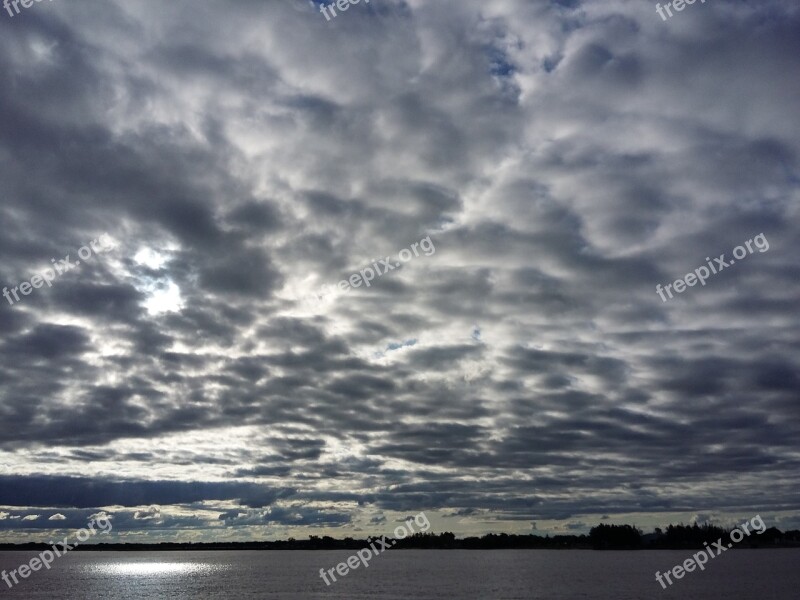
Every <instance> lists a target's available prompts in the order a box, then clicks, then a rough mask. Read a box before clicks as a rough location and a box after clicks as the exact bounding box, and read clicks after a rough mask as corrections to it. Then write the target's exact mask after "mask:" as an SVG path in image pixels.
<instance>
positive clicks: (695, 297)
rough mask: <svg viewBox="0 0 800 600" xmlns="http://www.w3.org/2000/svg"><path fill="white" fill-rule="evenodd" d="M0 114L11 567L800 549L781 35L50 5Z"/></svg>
mask: <svg viewBox="0 0 800 600" xmlns="http://www.w3.org/2000/svg"><path fill="white" fill-rule="evenodd" d="M11 10H12V11H13V8H12V9H11ZM0 80H2V81H3V85H2V86H0V113H1V114H2V117H0V173H2V177H0V223H2V236H0V285H2V286H4V293H5V294H7V295H6V296H4V297H2V298H0V331H2V336H1V337H0V541H3V542H22V541H29V540H49V539H53V536H55V535H57V534H58V533H60V532H61V533H63V532H70V531H74V530H75V529H79V528H81V527H84V526H85V525H86V523H87V521H88V519H89V518H90V516H91V515H94V514H96V513H98V512H99V511H105V512H106V513H107V514H108V515H111V518H112V522H113V526H114V528H113V532H112V534H111V536H110V538H109V539H113V540H116V541H129V542H143V541H228V540H231V541H232V540H271V539H285V538H288V537H295V538H298V539H299V538H305V537H307V536H309V535H320V536H321V535H331V536H334V537H338V538H343V537H346V536H353V537H366V536H367V535H373V534H375V535H380V534H388V533H390V532H391V531H392V530H393V529H394V528H395V526H396V524H397V523H402V522H403V521H404V520H405V519H406V518H407V517H409V516H411V515H416V514H418V513H420V512H424V513H425V514H426V515H427V517H428V518H429V519H430V522H431V524H432V529H431V530H432V531H434V532H441V531H452V532H454V533H456V535H458V536H459V537H461V536H467V535H480V534H483V533H486V532H498V533H499V532H506V533H537V534H540V535H545V534H549V535H554V534H565V533H576V534H579V533H586V532H588V530H589V528H590V527H592V526H594V525H597V524H598V523H600V522H605V523H631V524H636V525H637V526H639V527H641V528H642V529H644V530H645V531H648V530H651V529H652V528H653V527H656V526H665V525H667V524H669V523H679V522H684V523H691V522H705V521H710V522H713V523H715V524H720V525H729V526H730V525H734V524H736V523H737V522H739V521H740V520H741V519H744V518H748V519H749V518H751V517H753V516H754V515H756V514H759V515H761V517H762V518H763V520H764V521H765V523H766V525H767V526H768V527H778V528H780V529H782V530H787V529H792V528H795V529H796V528H798V527H800V513H798V508H800V498H798V489H800V486H798V483H800V477H799V476H800V419H799V418H800V408H799V407H800V404H798V400H800V397H799V396H800V394H799V392H800V322H799V321H798V298H800V277H798V276H799V275H800V268H798V261H797V257H798V255H800V235H798V233H800V203H798V201H800V120H799V119H798V118H797V115H798V112H797V111H798V106H800V7H798V5H797V3H796V1H795V0H760V1H758V2H756V1H744V0H728V1H723V0H709V1H708V2H706V3H703V4H701V3H699V2H697V3H695V4H693V5H687V6H686V7H685V9H684V10H682V11H680V12H677V11H674V14H673V16H672V17H671V18H666V19H662V17H660V16H659V14H658V12H657V11H656V6H655V3H654V2H650V1H644V0H635V1H634V0H560V1H557V0H535V1H534V0H483V1H479V0H405V1H402V0H372V1H371V2H370V3H368V4H367V3H365V2H361V3H359V4H357V5H353V6H350V7H349V9H348V10H347V11H346V12H339V13H338V14H337V16H336V17H333V18H331V19H330V20H327V19H326V17H325V15H323V14H322V13H321V12H320V10H319V6H318V3H316V4H315V3H312V2H309V1H307V0H280V1H277V0H269V1H266V2H265V1H263V0H259V1H255V0H253V1H249V0H236V1H226V2H222V1H214V0H204V1H202V2H199V1H197V0H191V1H189V0H170V1H169V2H155V0H104V1H103V2H99V1H98V2H95V1H88V0H78V1H70V2H64V1H60V0H59V1H56V2H40V3H35V4H33V5H32V6H31V7H29V8H23V7H22V6H20V12H19V14H14V15H13V16H11V15H10V14H9V13H8V12H6V10H2V11H0ZM79 252H80V254H79ZM734 252H735V253H736V254H735V256H736V259H735V260H734ZM79 256H80V257H81V258H82V259H83V260H79V259H78V257H79ZM718 257H719V260H721V261H722V263H720V262H717V258H718ZM76 262H80V264H76ZM723 263H724V265H725V266H724V267H723V266H721V264H723ZM56 266H57V267H58V269H55V267H56ZM712 268H713V269H714V270H715V271H716V270H717V269H719V270H718V272H715V273H710V272H709V271H710V269H712ZM48 269H50V270H49V271H48ZM368 269H369V271H368ZM703 269H705V272H704V271H703ZM57 271H62V272H60V273H59V272H57ZM384 271H385V272H384ZM370 272H371V273H372V276H370ZM687 274H694V275H693V276H692V277H686V275H687ZM34 276H36V277H34ZM679 279H684V281H682V282H678V280H679ZM699 279H703V281H702V282H701V281H699ZM367 283H368V284H369V285H367ZM668 285H669V286H671V287H669V288H667V287H666V286H668ZM17 289H18V290H19V291H18V292H17V291H16V290H17ZM25 292H27V293H25ZM14 293H16V297H17V300H15V299H14V298H15V296H14ZM670 296H672V297H670Z"/></svg>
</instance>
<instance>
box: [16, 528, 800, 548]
mask: <svg viewBox="0 0 800 600" xmlns="http://www.w3.org/2000/svg"><path fill="white" fill-rule="evenodd" d="M729 532H730V530H727V529H722V528H721V527H715V526H713V525H703V526H698V525H670V526H669V527H667V528H666V529H665V530H661V529H659V528H657V529H656V530H655V531H654V532H653V533H650V534H647V535H644V534H642V531H641V530H639V529H637V528H636V527H634V526H631V525H598V526H597V527H592V529H591V531H590V532H589V535H554V536H549V535H546V536H543V537H542V536H538V535H508V534H506V533H500V534H495V533H490V534H487V535H484V536H483V537H466V538H462V539H456V536H455V534H453V533H450V532H445V533H439V534H436V533H416V534H414V535H412V536H410V537H407V538H405V539H402V540H401V539H398V540H395V539H393V538H386V539H387V540H391V541H396V542H397V543H396V545H395V546H394V548H398V549H403V548H406V549H411V548H418V549H436V550H501V549H552V550H557V549H595V550H639V549H642V550H648V549H695V548H702V547H703V542H707V543H708V544H709V545H710V544H712V543H713V542H716V541H717V540H718V539H719V538H722V539H723V541H724V542H725V543H726V544H727V543H728V541H730V538H729ZM367 545H368V541H367V540H356V539H354V538H349V537H348V538H344V539H342V540H339V539H335V538H332V537H329V536H327V535H326V536H322V537H318V536H316V535H312V536H309V538H308V539H307V540H295V539H294V538H289V539H288V540H279V541H275V542H211V543H204V544H200V543H191V544H184V543H172V542H165V543H160V544H93V545H80V546H77V547H76V548H75V549H74V550H73V552H74V551H84V552H85V551H95V552H96V551H133V550H135V551H165V550H184V551H185V550H360V549H361V548H366V547H367ZM734 547H739V548H776V547H777V548H790V547H800V531H798V530H793V531H787V532H786V533H783V532H781V531H780V530H779V529H776V528H775V527H770V528H769V529H767V530H766V531H764V533H762V534H760V535H755V534H752V535H749V536H747V537H745V538H744V539H743V540H742V541H741V542H739V543H738V544H734ZM47 548H49V546H48V545H47V544H36V543H29V544H0V550H45V549H47Z"/></svg>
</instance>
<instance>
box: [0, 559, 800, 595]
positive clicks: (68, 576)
mask: <svg viewBox="0 0 800 600" xmlns="http://www.w3.org/2000/svg"><path fill="white" fill-rule="evenodd" d="M350 554H351V553H350V552H347V551H335V552H333V551H332V552H303V551H297V552H270V551H266V552H79V553H73V554H70V555H67V556H65V557H63V558H60V559H56V561H55V562H54V563H53V566H52V569H51V570H50V571H38V572H34V573H32V574H31V575H30V577H29V578H28V579H27V580H22V581H21V583H20V584H19V585H18V586H15V587H14V588H13V589H11V590H9V589H8V587H7V586H6V584H5V583H3V582H2V581H0V597H8V598H20V599H21V598H26V599H28V598H30V599H31V600H37V599H39V598H42V599H44V598H47V599H48V600H51V599H54V598H55V599H57V600H60V599H62V598H75V599H79V600H82V599H86V600H95V599H98V600H99V599H101V598H102V599H103V600H134V599H136V600H141V599H154V600H155V599H158V600H164V599H166V600H184V599H185V600H190V599H191V600H205V599H208V600H218V599H219V600H222V599H225V600H237V599H239V598H276V599H278V598H280V599H284V598H288V599H297V600H300V599H307V598H342V599H343V598H347V599H354V598H356V599H358V598H364V599H366V598H370V599H372V598H380V599H385V600H396V599H403V600H405V599H409V598H411V599H413V600H433V599H441V598H455V599H458V600H468V599H473V598H474V599H476V600H478V599H480V600H512V599H537V600H538V599H543V600H544V599H547V600H578V599H581V598H587V599H588V598H591V599H592V600H640V599H645V598H647V599H649V598H681V599H682V600H714V599H723V598H724V599H725V600H796V599H797V598H798V597H800V591H799V590H800V569H798V566H800V550H796V549H791V550H736V551H734V552H728V553H726V554H725V555H723V556H720V557H718V558H715V559H714V560H712V561H709V564H708V565H707V567H706V570H705V571H703V572H699V571H695V572H693V573H687V574H686V576H685V577H684V578H683V579H681V580H680V581H676V582H675V585H673V586H672V587H671V588H668V589H667V590H662V589H661V586H660V585H659V584H658V583H656V581H655V577H654V573H655V571H656V570H659V571H661V572H663V571H666V570H669V569H671V568H672V567H673V566H675V565H678V564H680V563H682V562H683V561H684V560H685V559H686V558H688V557H690V556H691V552H689V551H688V550H680V551H679V550H675V551H672V550H670V551H642V552H592V551H580V550H566V551H554V550H495V551H468V550H453V551H442V550H393V551H389V552H387V553H385V554H383V555H381V556H378V557H376V558H374V559H373V562H372V563H371V564H370V566H369V568H367V569H364V568H363V567H361V568H359V569H357V570H354V571H351V572H350V573H349V574H348V575H347V576H345V577H343V578H340V579H339V581H337V582H336V583H334V584H332V585H331V586H330V587H326V586H325V583H324V582H323V581H322V579H321V578H320V577H319V570H320V568H323V567H324V568H325V569H326V570H327V569H328V568H331V567H334V566H335V565H336V564H337V563H339V562H342V561H345V560H346V559H347V557H348V556H350ZM33 556H35V553H31V552H0V569H3V570H6V571H10V570H11V569H16V568H17V567H18V566H19V565H21V564H23V563H27V562H28V561H29V560H30V558H31V557H33Z"/></svg>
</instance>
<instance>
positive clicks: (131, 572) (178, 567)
mask: <svg viewBox="0 0 800 600" xmlns="http://www.w3.org/2000/svg"><path fill="white" fill-rule="evenodd" d="M85 568H86V570H89V571H93V572H94V573H98V574H102V575H116V576H119V577H158V576H160V575H176V574H177V575H181V576H184V575H207V574H210V573H212V572H214V571H219V570H221V569H222V567H221V566H220V565H212V564H210V563H191V562H146V561H130V562H122V563H109V564H94V565H91V564H90V565H85Z"/></svg>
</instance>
